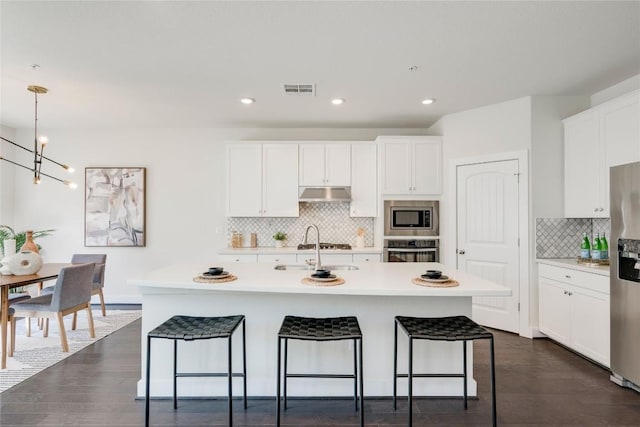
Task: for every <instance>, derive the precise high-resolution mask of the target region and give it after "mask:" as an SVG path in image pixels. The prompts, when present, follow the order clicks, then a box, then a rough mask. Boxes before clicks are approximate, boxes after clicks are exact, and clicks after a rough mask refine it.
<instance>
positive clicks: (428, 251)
mask: <svg viewBox="0 0 640 427" xmlns="http://www.w3.org/2000/svg"><path fill="white" fill-rule="evenodd" d="M382 256H383V261H384V262H440V241H439V240H437V239H415V240H413V239H397V240H395V239H385V240H384V248H383V249H382Z"/></svg>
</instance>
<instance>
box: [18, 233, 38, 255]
mask: <svg viewBox="0 0 640 427" xmlns="http://www.w3.org/2000/svg"><path fill="white" fill-rule="evenodd" d="M22 251H31V252H35V253H39V252H40V251H39V250H38V245H36V244H35V243H33V231H27V238H26V240H25V242H24V245H22V247H21V248H20V252H22Z"/></svg>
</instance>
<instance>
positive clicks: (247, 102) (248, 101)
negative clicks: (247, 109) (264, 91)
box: [240, 98, 256, 105]
mask: <svg viewBox="0 0 640 427" xmlns="http://www.w3.org/2000/svg"><path fill="white" fill-rule="evenodd" d="M240 102H242V103H243V104H245V105H249V104H253V103H254V102H256V100H255V99H253V98H242V99H241V100H240Z"/></svg>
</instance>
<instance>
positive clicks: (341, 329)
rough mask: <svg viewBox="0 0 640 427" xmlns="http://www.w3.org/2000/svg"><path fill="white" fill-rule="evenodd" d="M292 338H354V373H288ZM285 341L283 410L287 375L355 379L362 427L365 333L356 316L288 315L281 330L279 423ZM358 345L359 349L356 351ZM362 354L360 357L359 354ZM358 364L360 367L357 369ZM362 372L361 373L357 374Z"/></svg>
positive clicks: (279, 334) (355, 398) (277, 419)
mask: <svg viewBox="0 0 640 427" xmlns="http://www.w3.org/2000/svg"><path fill="white" fill-rule="evenodd" d="M290 339H292V340H304V341H339V340H353V374H289V373H287V343H288V341H289V340H290ZM282 341H284V409H285V410H286V409H287V378H353V400H354V402H355V408H356V411H357V410H358V385H359V386H360V426H361V427H362V426H364V396H363V395H364V387H363V379H362V378H363V374H362V332H361V331H360V325H359V324H358V319H356V318H355V317H352V316H351V317H329V318H313V317H297V316H285V318H284V321H283V322H282V326H281V327H280V331H279V332H278V385H277V392H276V394H277V396H276V408H277V409H276V425H277V426H280V379H281V374H280V368H281V357H280V353H281V349H282ZM356 344H357V348H358V350H356ZM358 356H359V357H358ZM358 365H359V368H358ZM358 372H359V373H358Z"/></svg>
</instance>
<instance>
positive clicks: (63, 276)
mask: <svg viewBox="0 0 640 427" xmlns="http://www.w3.org/2000/svg"><path fill="white" fill-rule="evenodd" d="M94 271H95V266H94V264H78V265H72V266H69V267H65V268H63V269H62V270H61V271H60V275H59V276H58V279H57V280H56V284H55V286H54V289H53V293H50V294H47V295H41V296H38V297H35V298H31V299H30V300H27V301H22V302H17V303H15V304H13V305H12V306H11V307H12V308H13V309H14V310H15V312H14V314H13V318H16V317H28V318H30V317H44V318H46V319H47V320H48V319H49V318H57V319H58V327H59V328H60V344H61V345H62V351H63V352H68V351H69V345H68V343H67V333H66V331H65V328H64V316H66V315H68V314H72V313H77V312H78V311H80V310H87V320H88V322H89V334H90V336H91V338H95V337H96V333H95V330H94V327H93V317H92V315H91V289H92V282H93V276H94ZM12 327H13V326H12ZM48 334H49V322H48V321H47V322H46V323H45V329H44V332H43V336H45V337H46V336H48ZM27 336H29V334H28V333H27Z"/></svg>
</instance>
